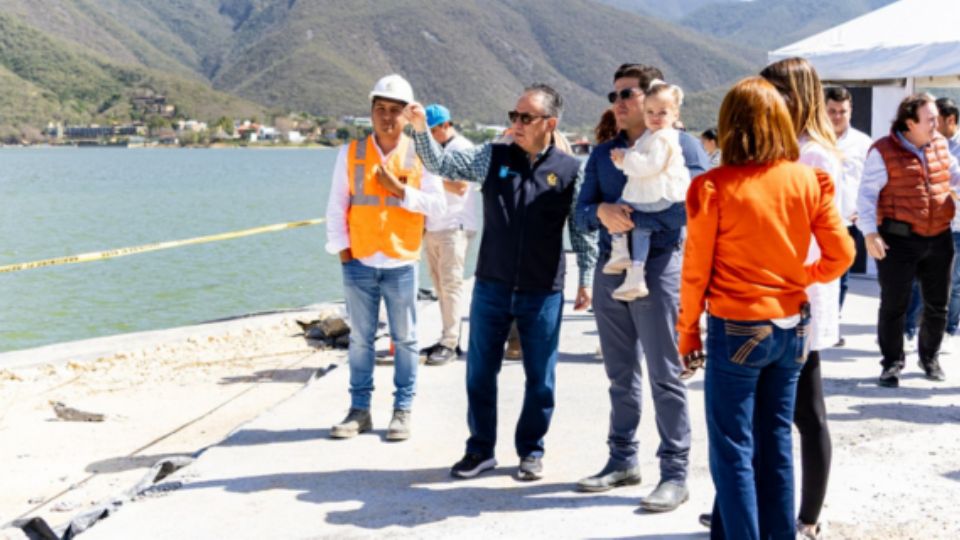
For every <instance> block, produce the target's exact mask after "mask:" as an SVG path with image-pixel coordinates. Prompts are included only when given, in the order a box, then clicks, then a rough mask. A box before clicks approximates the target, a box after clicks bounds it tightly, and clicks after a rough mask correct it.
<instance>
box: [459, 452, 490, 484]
mask: <svg viewBox="0 0 960 540" xmlns="http://www.w3.org/2000/svg"><path fill="white" fill-rule="evenodd" d="M496 466H497V460H495V459H493V458H492V457H490V458H485V457H483V456H481V455H480V454H471V453H469V452H468V453H467V454H465V455H464V456H463V459H461V460H460V461H458V462H456V463H454V464H453V467H452V468H451V469H450V476H455V477H457V478H473V477H474V476H476V475H478V474H480V473H482V472H483V471H489V470H490V469H492V468H494V467H496Z"/></svg>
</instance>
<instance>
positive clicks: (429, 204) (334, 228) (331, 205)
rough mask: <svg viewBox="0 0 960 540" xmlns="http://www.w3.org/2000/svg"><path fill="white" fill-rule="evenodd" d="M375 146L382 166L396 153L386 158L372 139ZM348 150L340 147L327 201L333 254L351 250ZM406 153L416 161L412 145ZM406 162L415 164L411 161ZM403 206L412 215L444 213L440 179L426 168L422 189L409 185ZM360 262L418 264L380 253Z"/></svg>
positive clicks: (383, 265) (329, 245)
mask: <svg viewBox="0 0 960 540" xmlns="http://www.w3.org/2000/svg"><path fill="white" fill-rule="evenodd" d="M371 136H372V135H371ZM360 144H363V142H362V141H361V143H360ZM373 146H374V147H375V148H376V149H377V155H379V156H380V162H381V163H385V162H386V161H387V159H388V158H389V157H390V155H391V154H392V153H393V152H391V153H390V154H387V155H386V156H385V155H383V151H382V150H380V145H379V144H377V139H376V137H374V138H373ZM349 150H350V145H349V144H345V145H343V146H341V147H340V151H339V153H338V154H337V161H336V163H335V164H334V166H333V178H332V179H331V182H330V198H329V199H327V244H326V246H325V247H326V250H327V252H328V253H331V254H337V253H340V252H341V251H343V250H345V249H347V248H348V247H350V231H349V228H348V225H347V210H348V209H349V208H350V186H349V185H348V183H347V152H349ZM394 151H396V150H394ZM407 151H408V156H407V159H408V160H415V159H417V157H416V156H417V154H416V149H415V148H414V145H413V143H412V142H411V143H410V144H409V145H408V146H407ZM405 161H406V160H405ZM406 162H408V163H412V161H406ZM400 207H401V208H403V209H404V210H409V211H410V212H417V213H419V214H425V215H430V214H433V215H440V214H442V213H443V212H445V211H446V208H447V202H446V198H445V197H444V192H443V182H442V181H441V179H440V177H439V176H437V175H435V174H433V173H431V172H430V171H428V170H427V169H426V168H424V169H423V177H422V178H421V180H420V189H416V188H414V187H412V186H409V185H408V186H407V187H406V189H405V190H404V195H403V200H402V201H401V203H400ZM360 262H361V263H363V264H364V265H366V266H370V267H373V268H399V267H401V266H406V265H408V264H415V262H416V261H411V260H406V259H395V258H393V257H389V256H387V255H386V254H384V253H382V252H380V251H378V252H376V253H374V254H373V255H371V256H369V257H364V258H362V259H360Z"/></svg>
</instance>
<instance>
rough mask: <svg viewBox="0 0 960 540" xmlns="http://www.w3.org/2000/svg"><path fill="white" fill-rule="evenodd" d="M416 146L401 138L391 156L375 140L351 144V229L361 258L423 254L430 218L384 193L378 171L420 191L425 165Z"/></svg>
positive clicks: (353, 247)
mask: <svg viewBox="0 0 960 540" xmlns="http://www.w3.org/2000/svg"><path fill="white" fill-rule="evenodd" d="M412 144H413V143H412V142H411V140H410V138H409V137H406V136H401V137H400V140H399V142H398V144H397V146H396V148H395V149H394V151H393V152H391V153H390V154H389V155H388V156H387V157H383V156H381V154H380V152H379V151H378V150H377V148H376V146H375V142H374V140H373V139H372V138H370V137H368V138H366V139H364V140H360V141H354V142H352V143H350V147H349V148H348V149H347V177H348V178H347V182H348V185H349V190H350V206H349V208H348V210H347V227H348V230H349V232H350V248H351V250H352V251H353V254H354V256H355V257H357V258H360V259H362V258H364V257H369V256H371V255H373V254H374V253H377V252H381V253H383V254H384V255H386V256H387V257H391V258H394V259H403V260H415V259H416V258H418V257H419V255H420V246H421V243H422V241H423V227H424V220H425V216H424V215H423V214H421V213H418V212H412V211H409V210H407V209H405V208H403V200H402V199H400V198H399V197H394V196H392V195H391V194H390V193H389V192H388V191H387V190H386V189H384V187H383V186H382V185H381V184H380V182H379V180H378V179H377V177H376V175H375V174H374V172H373V171H374V170H376V169H375V168H376V167H381V168H383V169H384V170H386V171H389V172H390V173H391V174H393V175H396V176H397V177H398V178H399V179H400V180H401V181H402V182H404V183H405V184H406V185H407V186H408V187H410V188H413V189H419V188H420V186H421V182H422V180H423V165H422V164H421V163H420V161H419V159H417V158H416V155H415V154H412V152H411V150H412Z"/></svg>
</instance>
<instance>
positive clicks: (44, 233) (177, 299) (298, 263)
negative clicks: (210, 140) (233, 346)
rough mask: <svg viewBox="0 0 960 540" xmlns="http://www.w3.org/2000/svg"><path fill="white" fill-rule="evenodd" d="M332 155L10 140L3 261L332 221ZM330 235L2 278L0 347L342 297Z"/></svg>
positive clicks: (304, 231) (2, 164)
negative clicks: (20, 144)
mask: <svg viewBox="0 0 960 540" xmlns="http://www.w3.org/2000/svg"><path fill="white" fill-rule="evenodd" d="M335 157H336V150H331V149H316V150H256V149H153V148H150V149H106V148H104V149H87V148H82V149H77V148H4V149H0V200H2V201H3V210H2V211H0V265H5V264H12V263H19V262H27V261H33V260H37V259H46V258H52V257H58V256H63V255H72V254H78V253H85V252H90V251H100V250H106V249H112V248H119V247H126V246H135V245H139V244H146V243H152V242H158V241H166V240H178V239H185V238H191V237H194V236H204V235H210V234H216V233H221V232H227V231H233V230H238V229H246V228H251V227H257V226H261V225H268V224H273V223H282V222H287V221H296V220H302V219H310V218H316V217H322V216H323V215H324V211H325V208H326V201H327V193H328V189H329V183H330V182H329V180H330V176H331V174H332V170H333V163H334V159H335ZM325 242H326V229H325V228H324V226H323V225H316V226H312V227H305V228H300V229H292V230H286V231H281V232H275V233H267V234H261V235H257V236H251V237H247V238H241V239H236V240H228V241H223V242H217V243H211V244H203V245H197V246H187V247H181V248H175V249H170V250H163V251H157V252H152V253H145V254H141V255H132V256H128V257H121V258H117V259H111V260H107V261H99V262H92V263H83V264H71V265H65V266H57V267H50V268H42V269H37V270H28V271H23V272H15V273H10V274H0V306H2V307H0V351H10V350H17V349H24V348H28V347H35V346H39V345H45V344H50V343H57V342H62V341H68V340H74V339H83V338H89V337H96V336H104V335H109V334H117V333H123V332H133V331H141V330H151V329H158V328H167V327H173V326H181V325H186V324H193V323H198V322H202V321H209V320H214V319H219V318H224V317H231V316H236V315H243V314H248V313H254V312H260V311H269V310H275V309H283V308H291V307H299V306H304V305H308V304H314V303H318V302H322V301H327V300H331V299H338V298H342V296H343V295H342V290H341V289H342V287H341V279H340V270H339V265H338V264H337V259H336V258H335V257H334V256H332V255H328V254H327V253H326V252H325V251H324V249H323V246H324V243H325ZM475 249H476V246H474V249H473V250H472V251H475ZM425 274H426V272H423V271H422V272H421V282H424V283H427V282H428V281H429V280H428V278H427V277H426V275H425Z"/></svg>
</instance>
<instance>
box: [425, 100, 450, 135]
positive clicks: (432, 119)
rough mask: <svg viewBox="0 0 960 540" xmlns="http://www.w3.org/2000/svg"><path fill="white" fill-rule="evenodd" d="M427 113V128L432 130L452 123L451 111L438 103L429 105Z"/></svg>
mask: <svg viewBox="0 0 960 540" xmlns="http://www.w3.org/2000/svg"><path fill="white" fill-rule="evenodd" d="M425 112H426V113H427V126H428V127H429V128H430V129H433V128H435V127H437V126H439V125H440V124H443V123H446V122H449V121H450V111H449V110H448V109H447V108H446V107H444V106H443V105H440V104H438V103H434V104H432V105H428V106H427V108H426V109H425Z"/></svg>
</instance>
